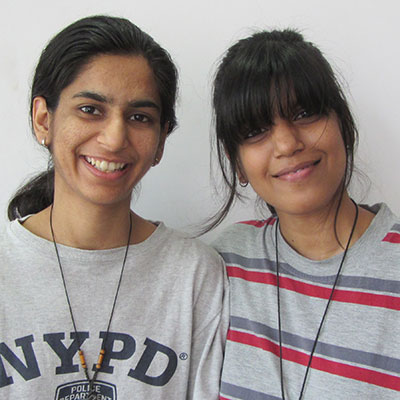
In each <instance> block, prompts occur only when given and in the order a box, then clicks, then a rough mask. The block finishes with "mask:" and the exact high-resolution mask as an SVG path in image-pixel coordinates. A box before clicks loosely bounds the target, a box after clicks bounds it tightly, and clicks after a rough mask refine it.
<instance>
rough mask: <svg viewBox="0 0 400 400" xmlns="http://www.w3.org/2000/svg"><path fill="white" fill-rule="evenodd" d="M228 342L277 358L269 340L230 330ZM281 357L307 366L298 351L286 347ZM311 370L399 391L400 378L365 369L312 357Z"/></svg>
mask: <svg viewBox="0 0 400 400" xmlns="http://www.w3.org/2000/svg"><path fill="white" fill-rule="evenodd" d="M228 340H230V341H233V342H237V343H242V344H246V345H249V346H253V347H258V348H260V349H263V350H266V351H268V352H270V353H273V354H275V355H276V356H277V357H279V345H277V344H275V343H273V342H271V341H270V340H267V339H264V338H260V337H258V336H255V335H252V334H249V333H244V332H238V331H232V330H230V331H229V332H228ZM282 357H283V358H284V359H285V360H288V361H292V362H295V363H297V364H301V365H307V364H308V360H309V355H308V354H305V353H303V352H301V351H298V350H293V349H289V348H287V347H282ZM311 368H313V369H317V370H319V371H323V372H327V373H330V374H333V375H338V376H343V377H345V378H349V379H355V380H357V381H361V382H367V383H370V384H373V385H377V386H381V387H385V388H387V389H392V390H397V391H400V377H397V376H393V375H389V374H386V373H383V372H377V371H373V370H370V369H367V368H361V367H356V366H354V365H348V364H343V363H340V362H336V361H331V360H326V359H324V358H322V357H318V356H314V357H313V359H312V362H311Z"/></svg>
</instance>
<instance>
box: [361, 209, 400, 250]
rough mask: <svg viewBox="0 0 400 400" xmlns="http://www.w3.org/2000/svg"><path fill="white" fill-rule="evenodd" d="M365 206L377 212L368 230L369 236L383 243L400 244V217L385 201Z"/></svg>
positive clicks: (367, 234)
mask: <svg viewBox="0 0 400 400" xmlns="http://www.w3.org/2000/svg"><path fill="white" fill-rule="evenodd" d="M363 207H365V208H366V209H368V210H370V211H372V212H373V213H374V214H375V217H374V219H373V220H372V222H371V224H370V226H369V228H368V230H367V232H366V236H367V238H368V239H369V240H370V241H375V242H380V243H381V244H386V243H390V244H400V218H399V217H398V216H396V215H395V214H394V213H393V212H392V211H391V209H390V208H389V207H388V206H387V205H386V204H384V203H379V204H374V205H373V206H363ZM396 247H397V246H396ZM398 249H399V250H400V246H398Z"/></svg>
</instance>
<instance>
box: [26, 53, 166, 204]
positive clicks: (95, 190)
mask: <svg viewBox="0 0 400 400" xmlns="http://www.w3.org/2000/svg"><path fill="white" fill-rule="evenodd" d="M160 115H161V105H160V98H159V94H158V88H157V85H156V83H155V80H154V76H153V73H152V70H151V69H150V67H149V66H148V64H147V61H146V60H145V59H144V58H143V57H140V56H126V55H124V56H119V55H100V56H96V57H94V58H93V59H92V60H91V61H90V62H89V63H88V64H87V65H86V66H84V67H83V68H82V70H81V72H80V73H79V74H78V76H77V78H76V79H75V80H74V81H73V82H72V83H71V84H70V85H69V86H67V87H66V88H65V89H64V90H63V91H62V92H61V95H60V99H59V103H58V105H57V108H56V110H55V111H54V112H49V111H48V110H47V108H46V102H45V100H44V99H43V98H40V97H39V98H35V100H34V105H33V123H34V128H35V132H36V135H37V137H38V139H39V141H41V140H42V139H43V138H46V143H47V144H48V145H49V147H50V150H51V152H52V156H53V160H54V166H55V181H54V182H55V201H56V200H59V201H62V202H69V201H70V200H72V201H73V200H76V199H78V200H79V201H86V202H90V203H93V204H98V205H111V204H121V203H123V204H125V205H128V206H129V204H130V198H131V193H132V190H133V188H134V187H135V185H136V184H137V183H138V182H139V181H140V179H141V178H142V177H143V175H144V174H145V173H146V172H147V171H148V169H149V168H150V167H151V165H152V164H153V163H155V162H157V160H160V158H161V156H162V152H163V147H164V141H165V137H166V130H167V126H165V127H161V126H160ZM66 204H68V203H66Z"/></svg>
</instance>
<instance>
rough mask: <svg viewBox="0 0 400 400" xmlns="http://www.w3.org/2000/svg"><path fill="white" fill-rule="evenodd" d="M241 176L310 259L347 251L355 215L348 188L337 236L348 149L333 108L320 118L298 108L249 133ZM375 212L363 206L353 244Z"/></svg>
mask: <svg viewBox="0 0 400 400" xmlns="http://www.w3.org/2000/svg"><path fill="white" fill-rule="evenodd" d="M239 165H240V171H239V173H238V174H239V179H241V180H242V181H243V180H247V181H249V182H250V184H251V185H252V187H253V189H254V190H255V191H256V193H257V194H258V195H259V196H260V197H261V198H262V199H263V200H264V201H265V202H267V203H268V204H270V205H272V206H273V207H274V208H275V210H276V212H277V215H278V216H279V220H280V229H281V232H282V234H283V236H284V237H285V239H286V240H287V242H288V243H289V244H290V245H291V246H292V247H293V248H294V249H295V250H296V251H298V252H299V253H300V254H302V255H304V256H306V257H308V258H310V259H317V260H320V259H325V258H328V257H331V256H333V255H335V254H338V253H340V252H342V251H343V247H344V245H345V244H346V243H347V240H348V237H349V234H350V231H351V227H352V225H353V221H354V216H355V207H354V205H353V203H352V201H351V200H350V198H349V196H348V194H347V192H345V193H344V195H343V198H342V202H341V206H340V210H339V214H338V219H337V224H336V231H337V234H338V238H339V242H338V241H337V239H336V238H335V233H334V232H335V229H334V220H335V213H336V209H337V206H338V201H339V193H340V188H341V185H342V182H343V176H344V173H345V168H346V153H345V147H344V143H343V139H342V136H341V132H340V127H339V123H338V120H337V117H336V115H335V114H334V113H331V114H330V115H329V116H325V117H324V116H322V117H316V116H313V115H309V114H307V113H306V112H305V111H302V110H300V111H299V112H298V114H296V115H295V116H294V117H293V119H292V120H290V121H288V120H284V119H281V118H279V117H277V118H276V119H275V121H274V124H273V126H271V127H268V128H267V129H263V130H261V131H260V132H257V134H255V135H249V137H248V138H247V139H245V141H244V142H243V144H242V145H240V146H239ZM372 218H373V214H372V213H370V212H369V211H367V210H365V209H362V208H360V209H359V218H358V223H357V226H356V231H355V233H354V235H353V239H352V243H354V242H355V241H356V240H357V239H358V238H359V237H360V236H361V235H362V233H363V232H364V231H365V230H366V229H367V227H368V226H369V224H370V222H371V220H372Z"/></svg>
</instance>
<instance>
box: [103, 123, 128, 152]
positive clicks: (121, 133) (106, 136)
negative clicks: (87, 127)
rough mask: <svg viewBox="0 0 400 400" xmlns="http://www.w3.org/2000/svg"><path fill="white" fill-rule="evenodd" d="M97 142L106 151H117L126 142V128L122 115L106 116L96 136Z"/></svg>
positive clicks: (125, 144)
mask: <svg viewBox="0 0 400 400" xmlns="http://www.w3.org/2000/svg"><path fill="white" fill-rule="evenodd" d="M97 140H98V142H99V143H100V144H101V145H102V146H103V147H104V148H105V149H106V150H108V151H112V152H117V151H119V150H122V149H124V148H125V147H126V146H127V144H128V128H127V124H126V121H125V119H124V117H123V116H122V115H113V116H110V117H109V118H108V120H107V121H106V123H105V124H104V126H103V127H102V130H101V132H100V133H99V135H98V137H97Z"/></svg>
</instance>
